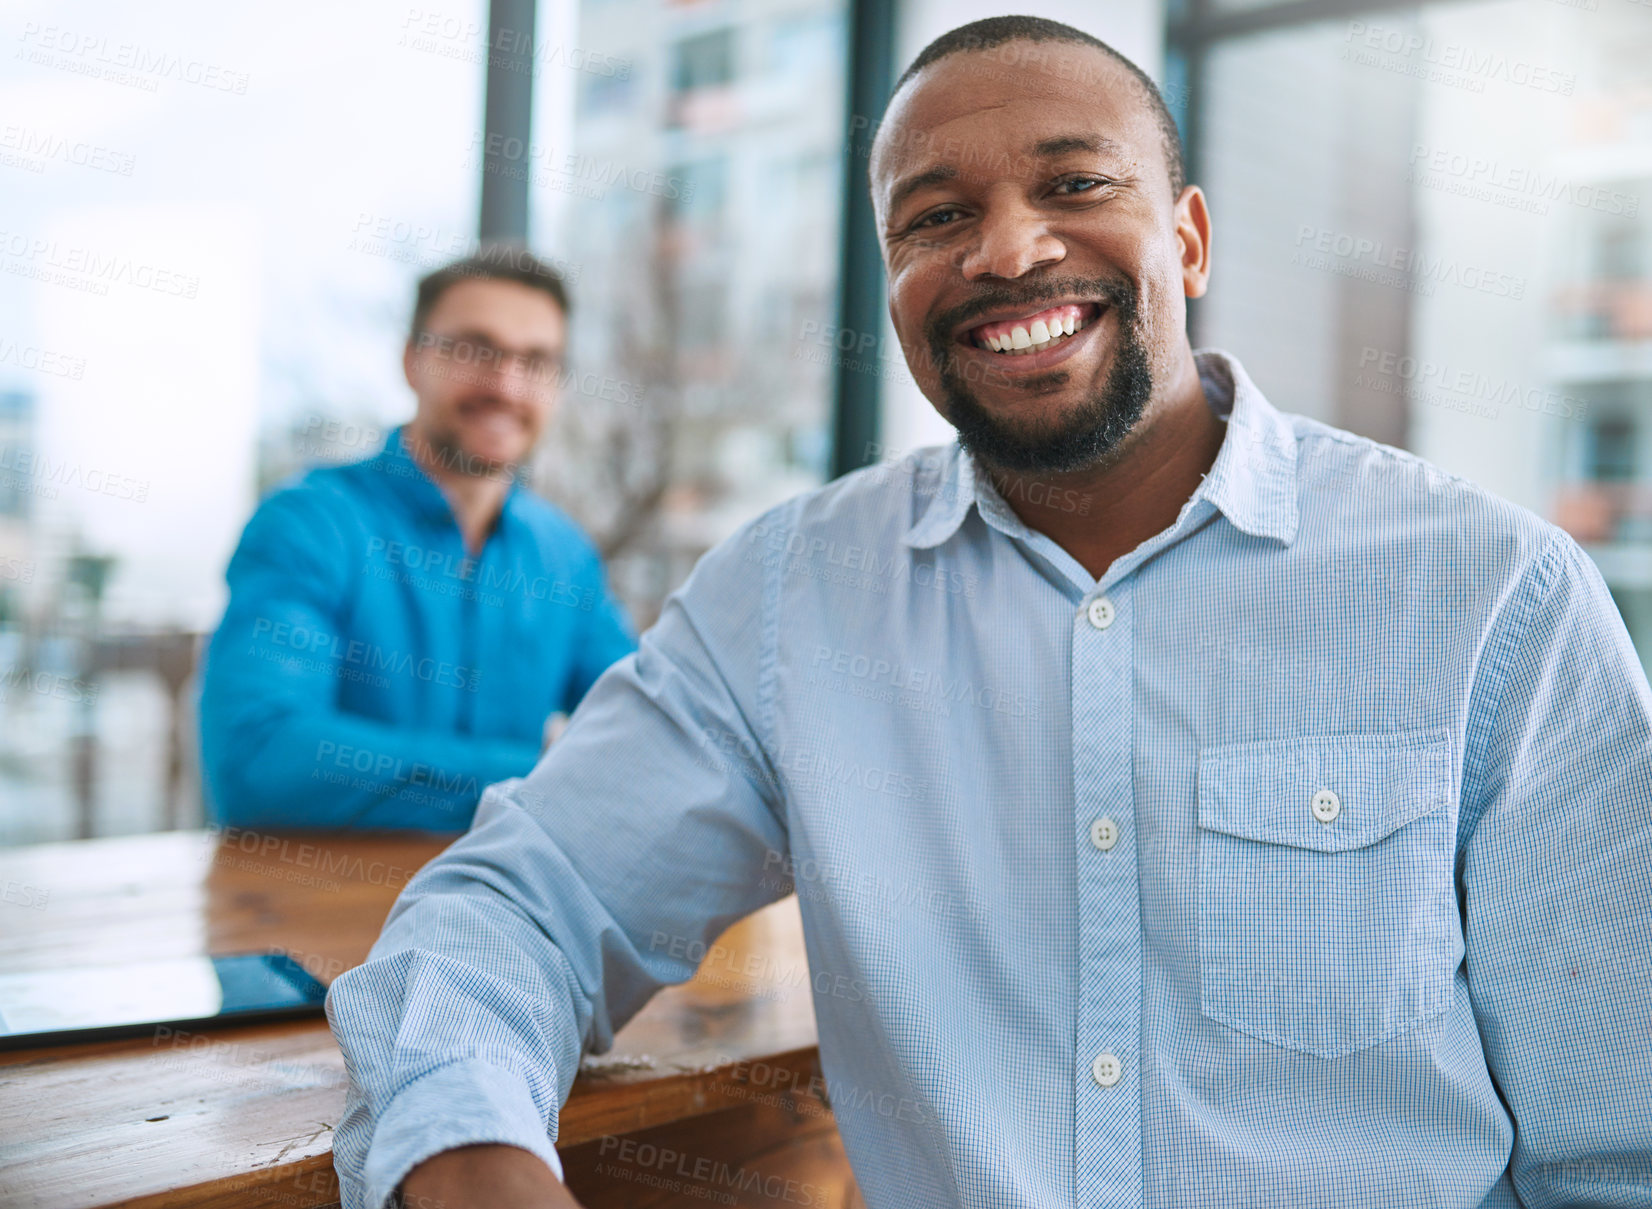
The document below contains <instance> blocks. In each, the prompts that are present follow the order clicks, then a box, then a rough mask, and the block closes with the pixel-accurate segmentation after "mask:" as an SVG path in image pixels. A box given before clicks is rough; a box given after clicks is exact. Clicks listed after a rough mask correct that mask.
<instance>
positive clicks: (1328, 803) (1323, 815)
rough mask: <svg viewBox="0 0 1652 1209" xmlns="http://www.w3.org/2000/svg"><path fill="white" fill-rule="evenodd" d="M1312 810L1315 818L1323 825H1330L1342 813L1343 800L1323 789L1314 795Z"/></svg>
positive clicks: (1311, 804)
mask: <svg viewBox="0 0 1652 1209" xmlns="http://www.w3.org/2000/svg"><path fill="white" fill-rule="evenodd" d="M1310 809H1311V810H1313V812H1314V818H1316V819H1318V820H1319V821H1320V822H1321V823H1329V822H1331V821H1332V820H1333V819H1335V818H1336V817H1337V815H1339V814H1341V813H1342V799H1341V798H1339V797H1337V795H1336V794H1334V793H1332V792H1331V791H1330V790H1329V789H1321V790H1320V791H1319V792H1318V793H1316V794H1314V800H1313V802H1312V803H1310Z"/></svg>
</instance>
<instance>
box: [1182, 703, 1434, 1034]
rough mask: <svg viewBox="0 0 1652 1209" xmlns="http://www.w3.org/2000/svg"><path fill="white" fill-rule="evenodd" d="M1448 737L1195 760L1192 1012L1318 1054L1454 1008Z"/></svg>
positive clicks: (1217, 750) (1286, 744) (1387, 737)
mask: <svg viewBox="0 0 1652 1209" xmlns="http://www.w3.org/2000/svg"><path fill="white" fill-rule="evenodd" d="M1451 802H1452V777H1451V738H1450V733H1449V731H1446V730H1437V731H1409V732H1404V733H1399V734H1368V735H1329V736H1320V737H1310V738H1297V739H1284V740H1277V741H1269V742H1262V743H1239V744H1232V745H1228V746H1223V747H1211V748H1206V749H1204V750H1203V751H1201V752H1200V754H1199V783H1198V809H1199V837H1198V843H1199V885H1198V895H1199V1008H1200V1011H1201V1012H1203V1014H1204V1015H1205V1016H1206V1017H1208V1018H1209V1019H1211V1020H1215V1021H1217V1022H1219V1023H1221V1024H1224V1025H1227V1026H1228V1027H1229V1028H1233V1029H1237V1030H1238V1031H1240V1032H1242V1033H1246V1034H1248V1035H1250V1036H1252V1037H1257V1038H1260V1039H1261V1040H1263V1041H1267V1042H1270V1043H1272V1044H1274V1045H1279V1046H1283V1047H1284V1048H1286V1049H1292V1050H1300V1051H1302V1052H1305V1053H1309V1054H1316V1055H1318V1056H1320V1057H1323V1058H1333V1057H1337V1056H1339V1055H1342V1054H1348V1053H1352V1052H1353V1051H1355V1050H1359V1049H1364V1048H1366V1047H1367V1046H1371V1045H1375V1044H1377V1043H1378V1042H1380V1041H1385V1040H1387V1039H1389V1038H1391V1037H1394V1036H1396V1035H1398V1034H1399V1033H1402V1032H1404V1031H1406V1030H1407V1029H1410V1028H1412V1027H1414V1026H1415V1025H1417V1024H1418V1023H1420V1022H1421V1021H1423V1020H1426V1019H1427V1018H1429V1017H1430V1016H1433V1015H1436V1014H1438V1013H1440V1012H1443V1011H1445V1010H1446V1009H1447V1008H1449V1007H1450V1005H1451V994H1452V979H1453V975H1454V972H1455V969H1456V965H1457V961H1458V959H1459V957H1460V956H1461V950H1462V942H1461V938H1460V936H1459V935H1458V933H1459V928H1458V924H1457V913H1456V898H1455V895H1454V893H1453V890H1452V855H1453V851H1454V847H1455V843H1456V835H1455V825H1456V818H1455V815H1456V812H1455V811H1454V810H1453V809H1452V808H1451Z"/></svg>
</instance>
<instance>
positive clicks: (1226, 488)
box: [328, 351, 1652, 1209]
mask: <svg viewBox="0 0 1652 1209" xmlns="http://www.w3.org/2000/svg"><path fill="white" fill-rule="evenodd" d="M1199 365H1200V369H1201V374H1202V377H1203V379H1204V384H1205V392H1206V396H1207V398H1208V399H1209V401H1210V403H1211V405H1212V407H1213V408H1215V409H1216V410H1217V411H1218V412H1220V413H1222V414H1224V415H1225V416H1226V417H1227V432H1226V434H1225V439H1224V443H1223V445H1222V448H1221V451H1220V454H1219V455H1218V457H1217V459H1216V462H1215V464H1214V465H1213V467H1212V468H1211V471H1210V473H1209V474H1208V475H1207V476H1206V477H1205V479H1204V481H1203V482H1202V484H1201V485H1200V487H1199V489H1198V490H1197V491H1196V492H1195V493H1194V495H1193V497H1192V498H1191V499H1190V500H1189V501H1188V502H1187V504H1186V506H1185V507H1184V508H1183V509H1182V510H1181V514H1180V515H1179V516H1178V517H1177V519H1176V521H1175V523H1174V524H1172V525H1171V526H1170V527H1169V528H1168V529H1166V530H1164V531H1163V532H1162V533H1159V534H1158V535H1157V536H1155V537H1153V538H1151V539H1149V540H1148V541H1146V542H1144V543H1142V544H1141V545H1140V546H1139V547H1137V548H1136V549H1135V550H1134V551H1132V552H1131V553H1130V554H1128V555H1125V556H1124V557H1121V558H1120V559H1118V560H1117V561H1116V562H1115V563H1113V565H1112V566H1111V567H1109V568H1108V569H1107V573H1106V574H1105V575H1104V576H1103V577H1102V578H1101V579H1100V580H1099V581H1098V580H1096V579H1094V578H1093V577H1091V576H1090V575H1089V574H1088V573H1086V572H1085V571H1084V569H1083V568H1082V567H1081V566H1080V565H1079V564H1078V563H1077V562H1076V561H1075V560H1074V559H1073V558H1072V557H1071V556H1069V555H1068V554H1067V553H1065V552H1064V551H1063V550H1062V549H1061V548H1060V547H1059V546H1057V545H1056V544H1055V543H1054V542H1053V541H1051V540H1050V539H1049V538H1047V537H1045V536H1043V535H1042V534H1039V533H1036V532H1033V531H1031V530H1029V529H1028V528H1027V527H1026V526H1025V525H1023V524H1022V523H1021V522H1020V521H1019V520H1018V519H1017V518H1016V516H1015V514H1014V513H1013V512H1012V511H1011V510H1010V508H1009V507H1008V506H1007V504H1006V503H1005V501H1004V499H1003V498H1002V497H1001V496H999V495H998V494H997V493H996V492H995V490H994V489H993V487H992V486H991V485H990V483H989V482H988V481H987V480H986V478H985V477H984V476H982V475H979V474H978V473H977V472H976V471H975V469H974V467H973V465H972V463H971V461H970V459H969V458H968V457H967V456H965V455H963V454H961V453H960V452H959V450H958V448H957V447H956V446H955V445H954V446H948V447H944V448H935V449H928V450H923V451H920V452H918V453H916V454H914V455H912V456H911V457H908V458H906V459H903V460H901V461H900V462H897V463H890V464H886V465H882V466H878V467H873V468H870V469H867V470H863V471H860V472H857V473H855V474H852V475H849V476H847V477H846V478H843V479H840V480H839V481H837V482H834V483H832V484H830V485H828V486H826V487H824V488H822V489H820V490H818V491H814V492H812V493H810V494H808V495H805V496H802V497H800V498H797V499H794V500H791V501H790V502H788V503H786V504H785V505H782V506H781V507H779V508H777V509H775V510H773V511H771V512H769V513H768V514H766V515H765V516H763V517H761V518H759V519H758V520H757V521H755V522H752V523H751V524H749V525H747V526H746V527H745V528H744V529H742V530H741V531H740V532H738V533H737V534H735V535H734V536H733V537H732V538H730V539H729V540H728V541H726V542H724V543H723V544H721V545H720V546H718V547H717V548H716V549H715V550H713V551H712V552H711V553H709V554H707V555H706V556H705V558H704V559H702V560H701V562H700V564H699V565H698V566H697V567H696V568H695V570H694V573H693V575H692V576H691V577H690V578H689V580H688V582H687V583H686V584H685V585H684V586H683V588H682V589H681V590H680V591H679V592H678V593H677V594H675V595H674V596H673V597H672V598H671V600H670V601H669V602H668V603H667V605H666V607H665V610H664V613H663V615H662V616H661V618H660V621H659V623H658V624H657V625H656V626H655V627H654V628H653V629H652V630H651V631H650V632H649V633H648V634H647V635H646V636H645V637H644V638H643V641H642V646H641V649H640V651H639V652H638V653H637V654H636V655H635V656H632V657H630V658H627V659H624V660H622V661H621V662H620V663H618V664H616V665H615V666H614V667H613V668H612V669H611V670H609V671H608V672H607V673H606V675H605V676H604V677H603V678H602V679H601V681H599V682H598V684H597V685H596V687H595V688H594V689H593V690H592V691H591V693H590V695H589V696H588V697H587V698H586V700H585V702H584V703H583V704H582V705H581V706H580V708H579V711H578V713H577V715H576V716H575V718H574V720H573V723H572V725H571V726H570V727H569V729H568V731H567V732H566V734H564V736H563V737H562V738H561V739H560V740H559V741H558V742H557V743H556V745H555V746H553V747H552V749H551V750H550V752H549V754H548V755H547V756H546V757H545V758H544V759H543V760H542V761H541V762H540V764H539V766H538V767H537V768H535V769H534V771H533V773H532V774H531V775H530V776H529V777H527V778H526V779H524V780H515V781H507V782H505V783H503V784H501V785H499V786H496V787H494V788H493V789H492V790H490V791H489V792H488V794H487V796H486V798H485V799H484V801H483V804H482V806H481V808H480V810H479V812H478V814H477V816H476V822H475V826H474V829H473V830H472V831H471V832H470V834H469V835H467V836H466V837H464V838H463V839H461V840H460V841H459V842H458V843H457V844H456V845H454V847H453V848H452V849H450V850H449V851H448V852H447V853H446V854H445V855H444V856H442V857H441V858H439V859H438V860H437V861H436V862H434V863H433V864H432V865H431V866H429V867H428V868H427V869H426V870H425V871H424V872H423V873H421V874H420V875H419V876H418V877H417V878H416V879H415V880H414V882H413V883H412V884H411V885H410V886H409V887H408V888H407V890H406V892H405V893H404V894H403V895H402V897H401V899H400V901H399V902H398V904H397V906H396V909H395V911H394V912H393V913H392V915H391V918H390V920H389V922H388V923H387V925H386V928H385V933H384V936H383V938H382V939H381V940H380V941H379V942H378V944H377V945H376V946H375V948H374V950H373V954H372V957H371V959H370V960H369V962H368V963H367V964H366V965H365V966H362V967H361V968H359V969H356V970H353V971H351V972H350V973H348V974H345V975H344V976H343V977H342V978H340V979H339V981H338V982H337V984H336V985H335V986H334V987H333V990H332V994H331V996H330V998H329V1003H328V1007H329V1010H330V1012H331V1014H332V1020H333V1026H334V1029H335V1031H336V1032H337V1034H338V1037H339V1041H340V1044H341V1045H342V1046H343V1048H344V1051H345V1054H346V1056H347V1058H348V1061H349V1067H350V1070H351V1073H352V1076H353V1079H354V1083H353V1086H352V1091H351V1099H350V1105H349V1109H348V1112H347V1115H346V1117H345V1119H344V1121H343V1122H342V1124H341V1125H340V1127H339V1129H338V1134H337V1139H336V1145H335V1159H336V1163H337V1166H338V1170H339V1172H340V1174H341V1176H342V1177H343V1189H344V1192H343V1195H344V1204H345V1206H346V1207H347V1209H360V1207H362V1206H379V1205H381V1204H382V1203H383V1202H384V1201H385V1199H386V1197H387V1195H388V1194H389V1193H390V1192H391V1190H392V1189H393V1188H394V1187H395V1185H396V1184H397V1182H398V1181H399V1180H400V1179H401V1178H402V1177H403V1175H404V1174H405V1173H406V1172H407V1171H408V1169H409V1168H410V1167H411V1166H413V1165H414V1164H415V1163H417V1162H419V1161H421V1160H423V1159H424V1158H426V1157H427V1156H429V1155H431V1154H432V1153H435V1152H436V1151H439V1150H442V1149H445V1148H448V1147H452V1146H456V1145H460V1144H464V1143H469V1142H483V1141H492V1142H506V1143H513V1144H515V1145H518V1146H522V1147H525V1148H527V1149H529V1150H532V1151H534V1152H536V1153H538V1154H540V1155H542V1156H544V1157H545V1158H546V1159H547V1160H548V1161H550V1160H553V1159H554V1152H553V1150H552V1147H551V1140H552V1139H553V1138H554V1137H555V1134H556V1122H557V1110H558V1106H559V1104H560V1103H561V1101H562V1099H563V1098H564V1097H566V1095H567V1094H568V1091H569V1087H570V1084H571V1083H572V1080H573V1078H574V1075H575V1073H576V1070H577V1068H578V1064H579V1060H580V1055H581V1051H582V1050H592V1051H600V1050H603V1049H605V1048H607V1047H608V1046H609V1044H610V1043H611V1040H612V1038H613V1035H614V1031H615V1030H616V1029H618V1028H619V1027H620V1026H621V1025H623V1024H624V1023H625V1021H626V1020H627V1019H628V1018H629V1017H630V1016H631V1015H632V1014H633V1013H635V1012H636V1011H637V1009H638V1008H640V1007H641V1006H642V1004H643V1003H644V1002H645V1001H646V1000H647V999H648V998H649V996H650V995H652V994H653V993H654V992H655V991H656V990H657V989H658V988H660V987H662V986H664V985H667V984H670V983H675V982H680V981H682V980H684V979H686V978H688V977H689V976H690V975H691V974H693V972H694V967H695V963H694V961H693V960H692V959H691V958H692V957H697V956H699V955H700V954H701V953H703V952H704V951H705V949H704V946H705V945H707V944H709V943H710V942H711V941H712V940H713V939H714V938H715V937H716V936H717V934H718V933H719V932H721V930H722V929H723V928H724V927H726V926H727V925H728V924H729V923H731V922H732V921H734V920H736V919H738V918H739V917H741V916H743V915H745V914H747V913H748V912H750V911H752V910H754V909H756V908H757V907H759V906H761V905H763V904H764V903H767V902H769V901H771V900H773V899H775V898H777V897H779V896H781V895H783V894H785V893H787V892H788V891H790V890H792V889H793V888H794V887H795V890H796V892H797V894H798V897H799V900H800V905H801V909H802V914H803V922H804V929H805V934H806V936H807V940H808V951H809V952H808V956H809V962H810V965H811V968H812V970H813V971H814V976H813V978H812V980H811V982H812V993H813V996H814V1008H815V1013H816V1016H817V1018H818V1021H819V1029H820V1050H821V1060H822V1063H823V1066H824V1072H825V1076H826V1080H827V1084H828V1087H829V1088H830V1090H831V1093H832V1100H833V1105H834V1110H835V1115H836V1118H837V1123H838V1127H839V1129H840V1130H841V1132H842V1136H843V1141H844V1145H845V1146H846V1147H847V1150H848V1154H849V1156H850V1159H851V1160H852V1162H853V1165H854V1171H855V1175H856V1177H857V1179H858V1181H859V1183H860V1187H861V1190H862V1192H863V1194H864V1196H865V1199H866V1202H867V1204H868V1205H869V1206H871V1207H872V1209H912V1207H915V1206H937V1207H940V1206H946V1207H953V1206H972V1207H977V1206H978V1207H980V1209H988V1207H992V1209H999V1207H1004V1209H1010V1207H1016V1209H1019V1207H1023V1206H1025V1207H1034V1206H1036V1207H1040V1209H1043V1207H1051V1209H1053V1207H1055V1206H1063V1207H1066V1206H1075V1205H1078V1206H1086V1207H1092V1206H1093V1207H1102V1206H1108V1207H1111V1206H1121V1207H1122V1206H1137V1205H1143V1206H1164V1207H1166V1209H1169V1207H1176V1209H1182V1207H1186V1206H1206V1205H1220V1206H1239V1205H1255V1206H1266V1207H1268V1209H1278V1207H1281V1206H1308V1205H1323V1206H1335V1207H1336V1209H1351V1207H1353V1206H1383V1207H1384V1209H1390V1207H1393V1206H1408V1207H1409V1206H1465V1207H1466V1206H1475V1205H1488V1206H1490V1205H1497V1206H1503V1205H1520V1204H1524V1205H1528V1206H1548V1205H1569V1206H1570V1205H1616V1206H1624V1205H1639V1206H1652V990H1649V987H1652V956H1649V954H1652V691H1649V689H1648V686H1647V681H1646V677H1645V674H1644V672H1643V671H1642V670H1641V666H1640V664H1639V662H1638V660H1637V659H1636V656H1635V653H1634V651H1633V649H1632V648H1631V645H1630V641H1629V637H1628V635H1627V633H1626V632H1625V630H1624V626H1623V623H1622V621H1621V620H1620V618H1619V616H1618V613H1617V610H1616V608H1615V607H1614V606H1613V603H1612V600H1611V597H1610V596H1609V594H1608V592H1607V589H1606V587H1605V585H1604V584H1603V582H1602V580H1601V578H1600V576H1599V574H1598V573H1597V571H1596V570H1595V568H1594V565H1593V564H1592V563H1591V562H1590V560H1589V559H1588V558H1587V557H1586V556H1585V555H1584V554H1583V552H1582V551H1581V550H1580V549H1579V548H1578V546H1577V545H1576V544H1575V543H1573V542H1572V541H1571V539H1570V538H1568V537H1567V536H1566V535H1565V534H1563V533H1562V532H1561V531H1560V530H1558V529H1556V528H1555V527H1553V526H1552V525H1549V524H1547V523H1545V522H1543V521H1542V520H1540V519H1538V518H1537V517H1535V516H1533V515H1532V514H1531V513H1529V512H1527V511H1525V510H1523V509H1520V508H1518V507H1515V506H1514V505H1512V504H1509V503H1507V502H1505V501H1503V500H1500V499H1497V498H1495V497H1493V496H1491V495H1488V494H1487V493H1486V492H1484V491H1483V490H1481V489H1479V488H1477V487H1475V486H1474V485H1473V484H1471V483H1468V482H1466V481H1464V480H1462V479H1459V478H1455V477H1453V476H1451V475H1447V474H1445V473H1443V472H1441V471H1440V470H1438V469H1436V468H1434V467H1432V466H1430V465H1429V464H1427V463H1425V462H1423V461H1421V460H1419V459H1418V458H1415V457H1413V456H1411V455H1409V454H1406V453H1403V452H1400V451H1397V450H1394V449H1391V448H1388V447H1386V446H1381V445H1377V444H1374V443H1373V442H1371V441H1368V440H1364V439H1361V438H1359V437H1355V436H1352V435H1350V434H1348V433H1346V432H1341V431H1339V430H1336V429H1333V428H1330V427H1327V426H1326V425H1324V424H1320V423H1318V422H1316V421H1313V420H1309V419H1307V418H1304V417H1301V416H1293V415H1285V414H1281V413H1280V412H1278V411H1276V410H1275V409H1274V408H1273V407H1271V406H1270V405H1269V404H1268V402H1267V401H1266V400H1265V399H1264V398H1263V397H1262V395H1261V394H1260V393H1259V392H1258V391H1257V389H1256V387H1255V386H1253V385H1252V384H1251V382H1250V381H1249V379H1248V378H1247V377H1246V376H1245V374H1244V371H1243V370H1242V369H1241V368H1240V367H1239V365H1238V363H1237V362H1236V361H1234V360H1233V359H1232V358H1231V357H1228V356H1227V355H1226V354H1222V353H1218V352H1210V351H1207V352H1203V353H1201V354H1199ZM1028 490H1033V488H1031V487H1029V488H1028ZM1055 502H1056V505H1057V506H1061V507H1072V508H1073V509H1075V510H1076V511H1079V512H1083V511H1086V510H1087V508H1088V506H1089V505H1088V501H1086V500H1085V499H1083V498H1082V497H1080V496H1078V495H1076V494H1075V495H1071V496H1062V497H1058V498H1057V499H1056V501H1055Z"/></svg>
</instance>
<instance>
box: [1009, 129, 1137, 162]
mask: <svg viewBox="0 0 1652 1209" xmlns="http://www.w3.org/2000/svg"><path fill="white" fill-rule="evenodd" d="M1074 151H1088V152H1091V153H1092V154H1094V155H1121V154H1123V152H1124V146H1123V144H1121V143H1115V142H1114V141H1113V140H1112V139H1110V138H1104V137H1102V136H1101V135H1099V134H1058V135H1056V136H1055V137H1053V138H1047V139H1040V140H1039V141H1038V142H1036V143H1034V144H1033V149H1032V153H1033V154H1034V155H1036V156H1038V157H1039V158H1041V159H1053V158H1054V157H1055V156H1058V155H1069V154H1071V153H1072V152H1074Z"/></svg>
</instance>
